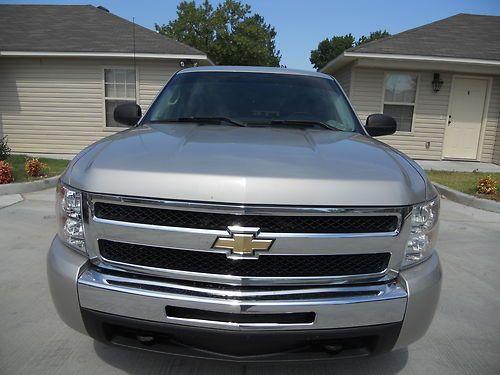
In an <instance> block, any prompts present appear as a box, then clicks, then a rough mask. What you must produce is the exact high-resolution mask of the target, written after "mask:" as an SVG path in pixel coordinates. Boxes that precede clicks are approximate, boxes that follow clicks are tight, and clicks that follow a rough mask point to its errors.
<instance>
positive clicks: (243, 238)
mask: <svg viewBox="0 0 500 375" xmlns="http://www.w3.org/2000/svg"><path fill="white" fill-rule="evenodd" d="M230 233H231V234H232V236H231V237H218V238H217V240H216V241H215V243H214V246H213V248H215V249H228V250H231V253H232V254H238V255H253V254H254V251H255V250H260V251H265V250H269V248H270V247H271V245H272V244H273V240H261V239H257V238H255V235H256V234H257V233H258V230H257V231H255V232H254V233H232V232H231V230H230Z"/></svg>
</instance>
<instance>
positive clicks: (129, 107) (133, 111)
mask: <svg viewBox="0 0 500 375" xmlns="http://www.w3.org/2000/svg"><path fill="white" fill-rule="evenodd" d="M141 116H142V111H141V107H139V106H138V105H137V103H132V102H128V103H123V104H120V105H118V106H116V108H115V111H114V112H113V117H114V118H115V121H116V122H119V123H120V124H124V125H128V126H134V125H136V124H137V122H138V121H139V119H140V118H141Z"/></svg>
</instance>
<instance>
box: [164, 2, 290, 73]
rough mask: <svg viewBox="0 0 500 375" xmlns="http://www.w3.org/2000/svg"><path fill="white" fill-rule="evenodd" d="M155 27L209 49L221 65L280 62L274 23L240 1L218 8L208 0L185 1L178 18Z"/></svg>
mask: <svg viewBox="0 0 500 375" xmlns="http://www.w3.org/2000/svg"><path fill="white" fill-rule="evenodd" d="M155 27H156V30H157V31H158V32H159V33H160V34H164V35H166V36H168V37H171V38H174V39H177V40H178V41H180V42H183V43H185V44H188V45H190V46H192V47H194V48H197V49H199V50H201V51H203V52H205V53H206V54H207V55H208V57H209V58H210V59H211V60H212V61H213V62H214V63H215V64H217V65H260V66H279V65H280V60H281V54H280V52H279V51H278V50H277V49H276V44H275V38H276V31H275V29H274V27H272V26H270V25H268V24H267V23H266V22H265V20H264V18H263V17H261V16H260V15H258V14H252V11H251V7H250V5H247V4H242V3H240V2H238V1H234V0H225V1H224V2H223V3H220V4H219V5H217V8H215V9H214V7H213V6H212V5H211V4H210V2H209V1H208V0H205V1H204V2H203V3H202V4H201V5H200V6H196V3H195V2H194V1H182V2H181V3H179V5H178V6H177V18H176V19H175V20H172V21H170V22H168V23H167V24H166V25H158V24H156V25H155Z"/></svg>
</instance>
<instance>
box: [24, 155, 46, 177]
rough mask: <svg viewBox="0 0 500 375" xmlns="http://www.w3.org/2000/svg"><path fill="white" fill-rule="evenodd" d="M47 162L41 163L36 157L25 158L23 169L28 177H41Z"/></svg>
mask: <svg viewBox="0 0 500 375" xmlns="http://www.w3.org/2000/svg"><path fill="white" fill-rule="evenodd" d="M46 169H47V164H45V163H42V162H41V161H40V160H38V158H33V159H27V160H26V163H24V171H25V172H26V175H27V176H28V177H41V176H44V175H45V170H46Z"/></svg>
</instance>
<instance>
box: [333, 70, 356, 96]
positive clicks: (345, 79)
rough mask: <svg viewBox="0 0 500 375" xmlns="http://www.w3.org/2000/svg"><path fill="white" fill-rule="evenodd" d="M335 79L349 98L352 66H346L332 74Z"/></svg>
mask: <svg viewBox="0 0 500 375" xmlns="http://www.w3.org/2000/svg"><path fill="white" fill-rule="evenodd" d="M333 76H334V77H335V79H336V80H337V81H338V82H339V83H340V86H342V88H343V89H344V91H345V93H346V95H347V96H350V90H351V79H352V64H349V65H346V66H344V67H342V68H341V69H339V70H337V71H336V72H335V74H333Z"/></svg>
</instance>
